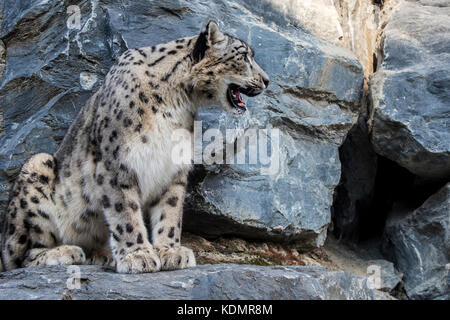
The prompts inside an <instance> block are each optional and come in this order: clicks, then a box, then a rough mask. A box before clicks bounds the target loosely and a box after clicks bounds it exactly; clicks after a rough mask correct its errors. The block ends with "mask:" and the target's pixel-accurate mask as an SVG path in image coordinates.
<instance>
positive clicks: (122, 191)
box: [100, 183, 161, 273]
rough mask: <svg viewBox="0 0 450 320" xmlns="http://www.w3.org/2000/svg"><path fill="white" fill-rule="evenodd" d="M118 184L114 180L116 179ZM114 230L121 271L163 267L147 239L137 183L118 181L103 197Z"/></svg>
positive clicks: (108, 218) (112, 235)
mask: <svg viewBox="0 0 450 320" xmlns="http://www.w3.org/2000/svg"><path fill="white" fill-rule="evenodd" d="M114 184H115V183H114ZM100 201H101V203H102V206H103V211H104V213H105V217H106V219H107V222H108V225H109V229H110V232H111V239H110V244H111V249H112V253H113V256H114V260H115V262H116V270H117V272H120V273H143V272H156V271H159V270H160V267H161V263H160V259H159V257H158V255H157V253H156V252H155V250H154V248H153V246H152V244H151V243H150V241H149V240H148V236H147V229H146V227H145V224H144V221H143V218H142V213H141V207H140V201H139V190H138V188H137V187H130V186H129V185H120V184H117V187H115V188H108V189H107V192H105V194H103V196H102V198H101V200H100Z"/></svg>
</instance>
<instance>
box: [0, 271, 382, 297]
mask: <svg viewBox="0 0 450 320" xmlns="http://www.w3.org/2000/svg"><path fill="white" fill-rule="evenodd" d="M76 268H77V267H69V268H68V267H66V266H56V267H33V268H26V269H16V270H13V271H9V272H5V273H2V274H1V277H0V299H32V300H41V299H226V300H234V299H252V300H253V299H254V300H265V299H275V300H288V299H289V300H291V299H314V300H324V299H342V300H356V299H358V300H366V299H375V298H376V297H379V296H378V295H376V293H375V292H374V290H371V289H369V288H368V287H367V278H365V277H361V276H355V275H352V274H351V273H349V272H346V271H330V270H327V269H325V268H323V267H281V266H278V267H258V266H248V265H204V266H199V267H195V268H192V269H187V270H179V271H171V272H158V273H154V274H140V275H124V274H118V273H114V272H112V271H111V270H109V269H106V268H102V267H99V266H80V269H79V275H80V282H79V283H80V288H79V289H73V290H69V289H68V288H67V284H68V283H69V285H76V284H77V282H75V281H73V278H75V277H76V275H77V271H78V270H77V269H76ZM255 279H256V280H255Z"/></svg>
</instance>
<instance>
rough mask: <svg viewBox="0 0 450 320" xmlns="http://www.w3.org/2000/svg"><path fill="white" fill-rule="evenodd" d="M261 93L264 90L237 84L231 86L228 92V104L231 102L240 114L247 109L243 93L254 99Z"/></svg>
mask: <svg viewBox="0 0 450 320" xmlns="http://www.w3.org/2000/svg"><path fill="white" fill-rule="evenodd" d="M261 92H262V90H257V89H254V88H244V87H240V86H238V85H236V84H230V85H229V86H228V90H227V97H228V102H230V104H231V106H232V107H233V108H235V109H237V110H238V111H239V112H244V111H245V110H247V109H246V108H245V107H246V104H245V101H244V100H243V99H242V96H241V93H242V94H244V95H246V96H248V97H254V96H257V95H258V94H260V93H261Z"/></svg>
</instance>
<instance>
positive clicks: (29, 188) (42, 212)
mask: <svg viewBox="0 0 450 320" xmlns="http://www.w3.org/2000/svg"><path fill="white" fill-rule="evenodd" d="M55 171H56V163H55V160H54V158H53V156H51V155H49V154H46V153H40V154H36V155H34V156H33V157H31V158H30V159H29V160H28V161H27V162H26V163H25V164H24V165H23V167H22V169H21V171H20V173H19V176H18V177H17V180H16V183H15V185H14V187H13V189H12V190H11V198H10V201H9V204H8V208H7V213H6V216H5V221H4V226H3V232H2V234H3V237H2V260H3V265H4V267H5V269H6V270H10V269H14V268H20V267H29V266H37V265H56V264H82V263H84V262H85V254H84V252H83V250H82V249H81V248H80V247H78V246H69V245H61V242H60V239H59V232H58V230H57V227H56V224H55V221H56V219H57V217H56V214H57V210H56V206H55V199H54V197H55V195H54V187H55V183H56V182H55V178H56V175H55Z"/></svg>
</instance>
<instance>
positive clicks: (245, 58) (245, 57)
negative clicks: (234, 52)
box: [244, 53, 250, 63]
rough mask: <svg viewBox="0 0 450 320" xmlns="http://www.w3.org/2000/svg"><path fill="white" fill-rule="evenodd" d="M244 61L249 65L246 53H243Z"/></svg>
mask: <svg viewBox="0 0 450 320" xmlns="http://www.w3.org/2000/svg"><path fill="white" fill-rule="evenodd" d="M244 60H245V62H247V63H250V58H249V57H248V54H247V53H244Z"/></svg>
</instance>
